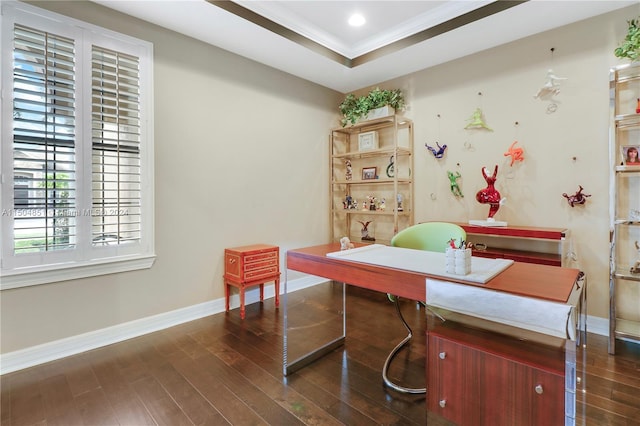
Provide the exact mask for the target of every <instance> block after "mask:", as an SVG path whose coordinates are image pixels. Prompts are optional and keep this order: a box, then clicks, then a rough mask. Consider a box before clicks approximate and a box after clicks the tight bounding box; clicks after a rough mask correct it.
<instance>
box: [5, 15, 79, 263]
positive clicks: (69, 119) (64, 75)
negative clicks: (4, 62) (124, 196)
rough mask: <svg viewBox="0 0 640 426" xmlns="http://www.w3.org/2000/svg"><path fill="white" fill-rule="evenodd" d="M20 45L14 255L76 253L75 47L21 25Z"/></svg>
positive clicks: (16, 68) (16, 70) (15, 57)
mask: <svg viewBox="0 0 640 426" xmlns="http://www.w3.org/2000/svg"><path fill="white" fill-rule="evenodd" d="M14 46H15V47H14V51H13V99H14V101H13V175H14V208H15V210H14V212H13V213H14V227H13V228H14V238H13V242H14V251H15V253H22V252H33V251H50V250H59V249H69V248H73V247H74V246H75V238H76V227H75V219H74V217H73V215H72V212H73V211H74V210H75V207H76V185H75V161H76V156H75V89H76V87H75V47H74V42H73V40H70V39H67V38H65V37H60V36H56V35H54V34H49V33H47V32H44V31H38V30H35V29H31V28H28V27H25V26H21V25H16V26H15V28H14Z"/></svg>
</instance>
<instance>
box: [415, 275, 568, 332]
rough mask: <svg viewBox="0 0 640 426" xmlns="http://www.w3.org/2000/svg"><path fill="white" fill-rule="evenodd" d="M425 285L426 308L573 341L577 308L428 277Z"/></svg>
mask: <svg viewBox="0 0 640 426" xmlns="http://www.w3.org/2000/svg"><path fill="white" fill-rule="evenodd" d="M541 279H544V278H543V277H541ZM426 284H427V295H426V299H427V304H428V305H431V306H435V307H438V308H442V309H447V310H449V311H454V312H459V313H461V314H465V315H470V316H474V317H477V318H482V319H485V320H489V321H494V322H498V323H502V324H507V325H511V326H514V327H519V328H523V329H525V330H531V331H535V332H537V333H543V334H547V335H550V336H555V337H560V338H562V339H566V338H569V339H571V340H575V338H576V315H577V314H576V308H575V306H572V305H570V304H564V303H557V302H551V301H548V300H542V299H534V298H531V297H524V296H517V295H514V294H509V293H503V292H501V291H494V290H489V289H487V288H483V287H474V286H471V285H464V284H458V283H452V282H447V281H439V280H433V279H430V278H427V283H426Z"/></svg>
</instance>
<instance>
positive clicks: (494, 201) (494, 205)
mask: <svg viewBox="0 0 640 426" xmlns="http://www.w3.org/2000/svg"><path fill="white" fill-rule="evenodd" d="M482 176H484V180H486V181H487V187H486V188H485V189H481V190H480V191H478V193H477V194H476V200H478V202H479V203H480V204H489V216H488V217H489V219H493V216H494V215H495V214H496V213H497V212H498V209H499V208H500V205H501V204H503V203H504V199H503V198H501V197H500V193H499V192H498V190H497V189H496V188H495V187H494V184H495V183H496V178H497V176H498V166H497V165H496V167H495V169H494V170H493V175H491V176H489V174H488V173H487V168H486V167H483V168H482Z"/></svg>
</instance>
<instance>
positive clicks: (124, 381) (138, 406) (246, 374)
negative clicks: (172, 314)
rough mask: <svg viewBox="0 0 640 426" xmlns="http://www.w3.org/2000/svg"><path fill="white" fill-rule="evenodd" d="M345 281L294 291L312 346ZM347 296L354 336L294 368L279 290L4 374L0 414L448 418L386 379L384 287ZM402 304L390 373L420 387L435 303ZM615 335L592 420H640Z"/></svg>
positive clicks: (636, 382) (29, 418)
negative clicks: (402, 345) (288, 362)
mask: <svg viewBox="0 0 640 426" xmlns="http://www.w3.org/2000/svg"><path fill="white" fill-rule="evenodd" d="M336 288H337V286H331V285H323V286H317V288H315V287H314V288H310V289H306V290H301V291H298V292H295V293H292V294H290V295H289V300H288V303H289V307H290V315H289V321H290V323H289V325H290V326H291V327H292V328H294V329H295V330H293V331H292V334H293V335H294V336H296V337H297V336H299V335H301V336H306V337H307V338H306V339H304V343H305V344H313V343H314V339H319V338H321V337H323V334H324V333H325V330H329V332H331V333H334V332H335V320H336V318H338V314H339V310H338V309H332V308H330V306H332V305H335V304H334V303H332V301H333V297H334V296H335V293H336ZM346 305H347V312H348V315H347V342H346V344H345V345H344V346H343V347H341V348H339V349H337V350H335V351H333V352H332V353H330V354H329V355H327V356H325V357H323V358H322V359H320V360H318V361H316V362H314V363H313V364H311V365H309V366H307V367H305V368H303V369H302V370H300V371H298V372H296V373H294V374H292V375H289V376H287V377H284V376H283V374H282V365H283V364H282V329H283V315H282V310H280V311H278V310H276V309H275V308H274V306H273V299H270V300H267V301H265V302H264V303H263V304H260V303H254V304H252V305H249V306H247V313H246V319H245V320H244V321H242V320H240V318H239V312H238V310H237V309H236V310H233V311H231V312H230V313H228V314H226V313H221V314H216V315H213V316H210V317H207V318H203V319H200V320H197V321H192V322H189V323H186V324H182V325H179V326H176V327H172V328H170V329H167V330H163V331H159V332H156V333H152V334H148V335H145V336H142V337H139V338H135V339H131V340H128V341H125V342H121V343H118V344H114V345H110V346H107V347H104V348H100V349H96V350H93V351H90V352H86V353H83V354H79V355H76V356H72V357H68V358H65V359H61V360H58V361H54V362H50V363H48V364H44V365H40V366H36V367H33V368H29V369H26V370H22V371H18V372H15V373H10V374H6V375H4V376H2V377H1V379H0V380H1V388H2V405H1V416H0V419H1V424H2V425H3V426H18V425H65V426H74V425H133V426H136V425H156V424H157V425H172V426H173V425H223V424H233V425H267V424H269V425H297V424H299V425H303V424H305V425H334V424H335V425H338V424H346V425H373V424H384V425H424V424H427V423H428V424H429V425H435V424H443V423H442V422H440V421H437V420H435V419H432V418H431V417H430V418H429V419H427V416H426V413H425V401H424V396H420V395H402V394H398V393H396V392H394V391H391V390H388V389H386V388H385V387H384V386H383V385H382V378H381V368H382V365H383V363H384V360H385V358H386V356H387V354H388V353H389V351H390V350H391V349H392V348H393V347H394V346H395V344H396V343H397V342H398V341H399V340H401V339H402V338H403V337H404V329H403V328H402V326H401V324H400V322H399V320H398V319H397V317H396V316H395V311H394V309H393V305H392V304H391V303H389V301H388V300H387V298H386V296H385V295H383V294H378V293H373V292H369V291H366V290H361V289H356V288H350V287H349V288H348V289H347V302H346ZM402 305H403V312H404V313H405V316H406V318H407V320H408V322H409V323H410V324H411V326H412V327H413V329H414V330H413V331H414V336H415V338H414V341H413V342H412V344H411V346H410V349H409V350H407V351H403V352H401V353H400V354H399V355H398V357H397V358H396V359H395V360H394V364H393V366H392V369H391V371H390V376H392V378H393V379H394V380H397V381H400V382H402V383H403V384H404V385H408V386H414V387H422V386H424V352H425V342H424V341H425V339H424V337H423V336H424V332H425V330H424V327H425V325H424V324H425V321H424V315H425V312H424V309H422V308H418V307H417V306H416V304H415V303H412V302H409V301H405V302H403V304H402ZM338 308H340V306H339V305H338ZM294 314H295V315H297V316H296V318H298V319H297V320H295V321H294V320H293V317H294ZM319 324H320V325H319ZM327 324H329V325H328V326H327ZM331 324H333V325H334V326H332V325H331ZM296 333H298V334H296ZM296 341H297V340H296ZM606 343H607V342H606V339H605V338H604V337H602V336H597V335H592V334H591V335H589V337H588V340H587V355H586V367H587V368H586V371H587V377H586V379H587V382H586V383H587V391H586V409H585V413H586V418H587V421H586V424H587V425H594V426H595V425H597V426H603V425H621V426H622V425H627V426H629V425H640V347H639V346H638V345H634V344H630V343H624V342H619V343H618V348H617V350H618V354H617V355H616V356H609V355H608V354H607V346H606ZM292 349H293V351H292V352H295V351H296V350H300V351H301V350H302V349H296V348H292ZM514 426H518V425H514Z"/></svg>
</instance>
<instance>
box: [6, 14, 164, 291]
mask: <svg viewBox="0 0 640 426" xmlns="http://www.w3.org/2000/svg"><path fill="white" fill-rule="evenodd" d="M2 7H3V15H2V61H1V62H0V63H1V64H2V69H1V71H2V77H1V81H2V86H3V88H10V89H7V90H6V91H5V90H4V89H3V95H4V96H3V99H2V150H1V156H0V161H1V163H2V176H1V178H2V181H1V182H2V195H1V198H0V199H1V201H2V206H1V216H0V220H1V227H0V240H1V244H2V247H1V250H2V257H1V259H0V260H1V262H2V268H1V275H0V276H1V277H2V282H1V284H0V288H2V289H6V288H14V287H20V286H25V285H33V284H41V283H45V282H52V281H59V280H65V279H72V278H80V277H86V276H92V275H99V274H103V273H112V272H118V271H127V270H133V269H141V268H148V267H150V266H151V264H152V263H153V259H154V255H153V180H152V179H153V164H152V159H153V137H152V128H153V125H152V115H151V112H152V103H151V102H152V96H151V89H152V81H151V80H152V77H151V76H152V72H151V66H152V46H151V44H150V43H147V42H144V41H140V40H136V39H133V38H131V37H128V36H124V35H120V34H116V33H113V32H111V31H108V30H105V29H102V28H98V27H95V26H92V25H89V24H86V23H82V22H79V21H76V20H73V19H70V18H67V17H64V16H61V15H57V14H53V13H50V12H47V11H43V10H41V9H38V8H35V7H31V6H29V5H24V4H21V3H15V4H13V3H12V4H6V5H5V4H3V6H2Z"/></svg>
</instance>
